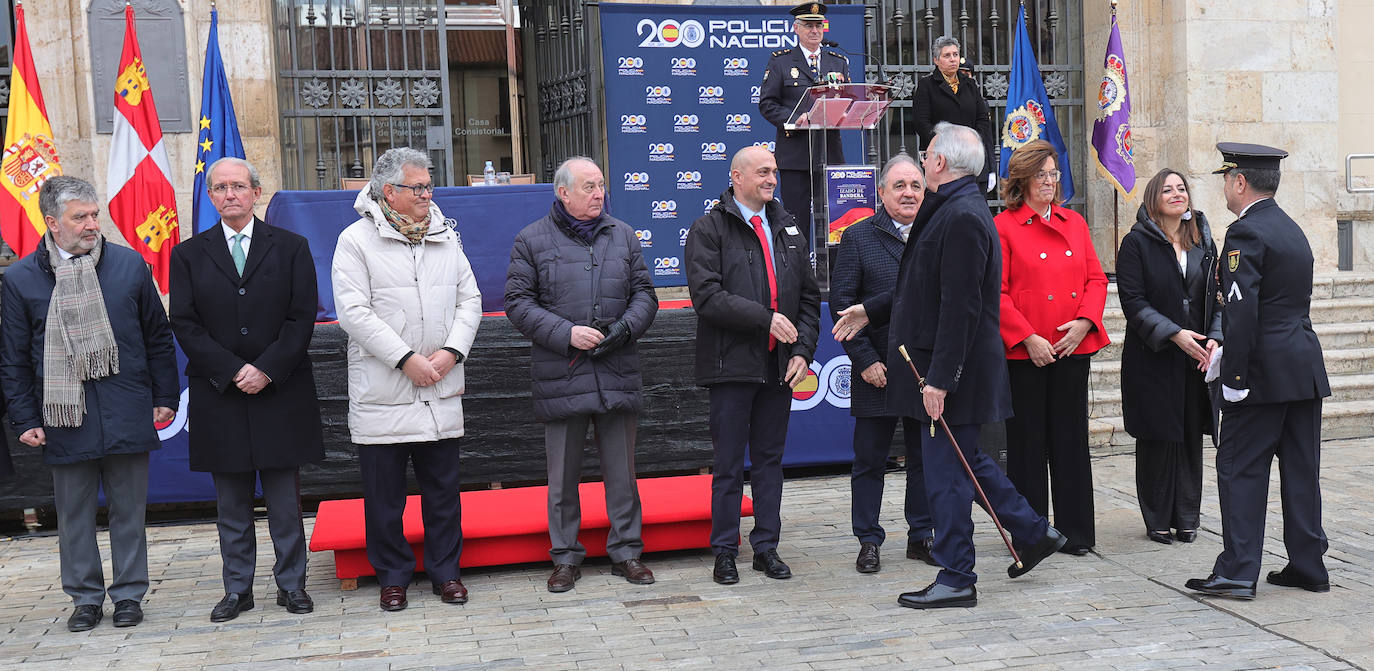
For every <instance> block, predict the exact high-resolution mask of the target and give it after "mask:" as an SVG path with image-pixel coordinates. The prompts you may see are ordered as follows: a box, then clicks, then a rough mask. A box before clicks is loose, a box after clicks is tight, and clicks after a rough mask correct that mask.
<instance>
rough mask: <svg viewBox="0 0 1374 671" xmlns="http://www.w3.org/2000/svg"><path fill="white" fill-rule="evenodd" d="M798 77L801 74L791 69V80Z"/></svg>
mask: <svg viewBox="0 0 1374 671" xmlns="http://www.w3.org/2000/svg"><path fill="white" fill-rule="evenodd" d="M800 76H801V73H800V72H799V71H798V70H797V69H796V68H792V78H793V79H796V78H797V77H800Z"/></svg>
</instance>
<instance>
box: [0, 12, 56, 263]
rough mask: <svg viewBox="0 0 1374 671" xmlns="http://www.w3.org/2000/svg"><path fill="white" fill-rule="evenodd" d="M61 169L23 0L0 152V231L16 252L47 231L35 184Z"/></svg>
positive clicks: (16, 16) (17, 15)
mask: <svg viewBox="0 0 1374 671" xmlns="http://www.w3.org/2000/svg"><path fill="white" fill-rule="evenodd" d="M60 174H62V167H61V166H60V165H58V162H57V147H55V146H54V145H53V139H52V126H51V125H50V124H49V123H48V109H47V107H46V106H45V105H44V104H43V91H42V89H40V88H39V87H38V72H37V71H36V70H34V67H33V52H32V51H30V50H29V31H28V28H26V27H25V25H24V5H22V4H19V5H16V6H15V8H14V69H13V71H12V72H11V74H10V116H9V126H8V127H7V128H6V129H5V147H4V157H3V158H0V186H3V187H4V188H3V189H0V235H3V236H4V238H5V242H8V243H9V244H10V248H11V249H13V250H14V252H15V253H16V254H18V255H19V256H25V255H27V254H28V253H29V252H32V251H33V250H34V249H35V248H37V247H38V241H39V240H41V239H42V238H43V234H44V233H46V232H47V231H48V227H47V225H46V224H44V223H43V215H42V214H41V213H40V212H39V211H38V189H39V188H40V187H42V186H43V182H46V181H47V180H48V178H49V177H52V176H53V175H60Z"/></svg>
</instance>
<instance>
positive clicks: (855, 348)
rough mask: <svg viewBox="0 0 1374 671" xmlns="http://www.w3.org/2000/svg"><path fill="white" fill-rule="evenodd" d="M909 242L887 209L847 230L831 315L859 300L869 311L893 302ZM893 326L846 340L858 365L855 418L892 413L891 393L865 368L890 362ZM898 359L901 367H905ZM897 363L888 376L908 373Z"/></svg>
mask: <svg viewBox="0 0 1374 671" xmlns="http://www.w3.org/2000/svg"><path fill="white" fill-rule="evenodd" d="M905 246H906V243H904V242H903V241H902V236H901V234H900V233H898V232H897V226H896V224H894V223H893V221H892V217H890V216H888V214H887V211H886V210H883V209H881V208H880V209H879V210H878V213H877V214H875V215H873V216H872V217H869V218H867V219H864V220H863V221H859V222H856V223H855V224H854V225H852V226H850V227H849V228H846V229H845V231H844V237H842V238H840V248H839V251H838V253H837V254H836V257H835V267H833V268H831V269H830V314H831V317H832V318H833V319H837V320H838V319H839V311H840V310H843V309H845V308H848V307H850V306H851V305H855V304H858V303H863V304H864V306H865V309H867V306H868V305H869V304H870V303H872V302H873V301H875V300H890V299H885V298H883V296H890V295H891V292H892V287H893V286H894V285H895V284H896V283H897V269H898V267H899V266H900V264H901V261H902V250H903V248H904V247H905ZM887 331H888V325H887V324H883V325H874V326H869V327H868V328H866V329H864V330H863V331H861V332H860V333H859V334H858V335H857V336H855V337H854V338H852V339H850V340H847V341H845V342H843V343H841V344H842V345H844V351H845V354H848V355H849V361H850V363H851V364H852V366H851V368H850V370H851V372H852V378H851V381H850V387H849V389H850V397H849V414H851V415H853V416H855V417H883V416H886V415H887V414H888V413H887V392H886V391H885V390H884V389H882V388H879V387H875V386H873V385H871V384H869V383H868V382H867V381H866V380H864V379H863V375H862V373H863V371H865V370H867V369H868V367H869V366H872V365H873V364H875V363H878V362H886V361H887ZM905 365H906V364H905V363H900V362H899V363H898V366H905ZM905 374H906V373H905V371H902V370H900V369H898V368H895V367H892V368H891V370H889V371H888V375H889V376H892V375H905Z"/></svg>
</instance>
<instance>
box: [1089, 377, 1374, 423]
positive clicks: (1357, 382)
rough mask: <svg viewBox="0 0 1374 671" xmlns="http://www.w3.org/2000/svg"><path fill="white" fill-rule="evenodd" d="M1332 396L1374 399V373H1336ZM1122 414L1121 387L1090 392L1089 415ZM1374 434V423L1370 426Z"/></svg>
mask: <svg viewBox="0 0 1374 671" xmlns="http://www.w3.org/2000/svg"><path fill="white" fill-rule="evenodd" d="M1329 383H1330V385H1331V396H1330V397H1329V398H1327V399H1326V400H1327V402H1328V403H1340V402H1346V401H1374V374H1364V375H1334V376H1331V377H1330V378H1329ZM1120 414H1121V388H1120V387H1113V386H1106V387H1095V388H1093V389H1092V390H1090V391H1089V392H1088V417H1089V418H1090V419H1108V418H1111V417H1116V416H1118V415H1120ZM1369 428H1370V435H1374V425H1371V426H1370V427H1369Z"/></svg>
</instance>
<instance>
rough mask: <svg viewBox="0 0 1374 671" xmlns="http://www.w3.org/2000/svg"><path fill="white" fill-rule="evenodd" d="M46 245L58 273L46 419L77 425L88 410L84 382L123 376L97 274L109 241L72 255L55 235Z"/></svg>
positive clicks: (47, 343)
mask: <svg viewBox="0 0 1374 671" xmlns="http://www.w3.org/2000/svg"><path fill="white" fill-rule="evenodd" d="M43 244H44V245H45V246H46V248H47V250H48V261H49V262H50V263H51V264H52V269H53V275H55V276H56V277H57V283H56V284H55V285H54V286H53V290H52V298H51V300H50V301H49V302H48V323H47V326H46V328H45V330H44V333H43V423H44V424H46V425H48V426H66V427H76V426H81V422H82V420H83V419H84V418H85V414H86V392H85V388H84V387H83V386H82V383H83V382H85V381H86V380H99V379H101V378H105V377H109V376H111V375H117V374H119V346H118V345H117V344H115V339H114V329H112V328H111V327H110V316H109V315H108V314H106V312H105V295H104V294H103V293H101V291H100V278H99V277H98V276H97V275H96V266H97V265H98V264H99V263H100V255H101V253H102V252H103V251H104V249H105V239H104V238H101V239H100V241H99V242H97V243H96V245H95V249H92V250H91V253H89V254H83V255H81V256H73V257H72V258H70V259H64V258H62V254H61V253H60V252H59V251H58V248H57V243H56V242H54V241H53V237H52V234H51V233H49V234H48V235H45V236H43Z"/></svg>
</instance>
